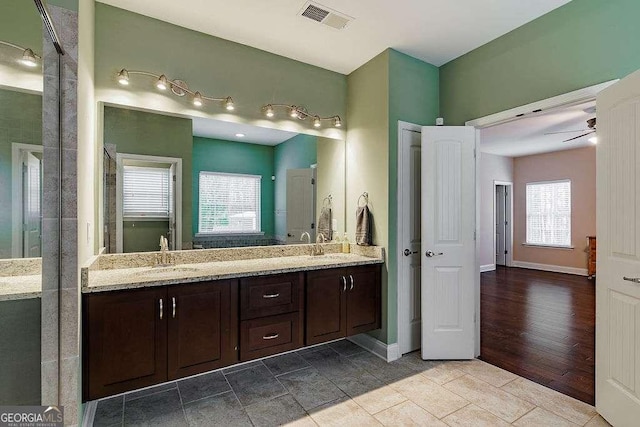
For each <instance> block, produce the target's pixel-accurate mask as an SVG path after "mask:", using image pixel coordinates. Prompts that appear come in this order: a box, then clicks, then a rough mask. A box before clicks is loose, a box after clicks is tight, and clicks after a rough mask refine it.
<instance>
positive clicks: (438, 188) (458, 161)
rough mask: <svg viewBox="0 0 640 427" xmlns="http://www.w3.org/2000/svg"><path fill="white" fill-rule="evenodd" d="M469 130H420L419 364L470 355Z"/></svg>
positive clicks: (472, 214) (472, 209)
mask: <svg viewBox="0 0 640 427" xmlns="http://www.w3.org/2000/svg"><path fill="white" fill-rule="evenodd" d="M475 148H476V131H475V129H474V128H473V127H468V126H460V127H451V126H447V127H445V126H438V127H423V128H422V254H421V258H422V358H423V359H472V358H473V357H474V353H475V334H476V331H475V324H474V319H475V287H476V279H477V278H476V275H477V274H479V273H477V272H478V271H479V270H478V269H477V268H476V261H475V259H476V245H475V219H476V205H475V193H476V168H475V159H474V153H475Z"/></svg>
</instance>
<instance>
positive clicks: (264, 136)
mask: <svg viewBox="0 0 640 427" xmlns="http://www.w3.org/2000/svg"><path fill="white" fill-rule="evenodd" d="M192 120H193V135H194V136H202V137H205V138H212V139H222V140H224V141H238V142H246V143H250V144H261V145H278V144H280V143H281V142H284V141H286V140H288V139H291V138H293V137H294V136H296V135H298V134H297V133H295V132H287V131H284V130H278V129H269V128H263V127H258V126H253V125H246V124H241V123H231V122H223V121H222V120H215V119H205V118H202V117H193V118H192ZM238 133H240V134H244V137H238V136H236V134H238Z"/></svg>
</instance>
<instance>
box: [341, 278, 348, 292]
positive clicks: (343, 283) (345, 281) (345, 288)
mask: <svg viewBox="0 0 640 427" xmlns="http://www.w3.org/2000/svg"><path fill="white" fill-rule="evenodd" d="M341 278H342V292H346V290H347V278H346V277H344V276H342V277H341Z"/></svg>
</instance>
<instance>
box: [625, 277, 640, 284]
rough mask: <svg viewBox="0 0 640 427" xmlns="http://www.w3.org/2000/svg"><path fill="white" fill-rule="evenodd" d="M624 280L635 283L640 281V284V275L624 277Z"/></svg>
mask: <svg viewBox="0 0 640 427" xmlns="http://www.w3.org/2000/svg"><path fill="white" fill-rule="evenodd" d="M623 279H624V280H626V281H627V282H633V283H638V284H640V277H626V276H625V277H623Z"/></svg>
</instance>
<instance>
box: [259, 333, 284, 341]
mask: <svg viewBox="0 0 640 427" xmlns="http://www.w3.org/2000/svg"><path fill="white" fill-rule="evenodd" d="M279 336H280V334H271V335H265V336H263V337H262V339H263V340H275V339H276V338H278V337H279Z"/></svg>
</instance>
